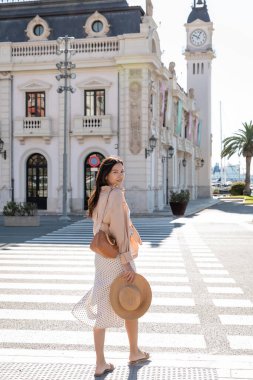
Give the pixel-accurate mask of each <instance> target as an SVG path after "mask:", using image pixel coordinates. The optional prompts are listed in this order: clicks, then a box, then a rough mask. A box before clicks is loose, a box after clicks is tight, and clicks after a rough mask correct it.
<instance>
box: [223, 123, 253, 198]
mask: <svg viewBox="0 0 253 380" xmlns="http://www.w3.org/2000/svg"><path fill="white" fill-rule="evenodd" d="M242 125H243V129H239V131H238V132H237V133H235V134H234V135H232V136H230V137H227V138H225V139H224V140H223V144H224V145H223V149H222V151H221V157H228V158H230V157H231V156H233V154H235V153H238V155H239V156H241V155H243V157H245V159H246V175H245V189H244V194H245V195H250V193H251V191H250V165H251V159H252V157H253V124H252V121H250V123H243V124H242Z"/></svg>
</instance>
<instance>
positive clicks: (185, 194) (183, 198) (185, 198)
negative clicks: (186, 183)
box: [170, 190, 190, 203]
mask: <svg viewBox="0 0 253 380" xmlns="http://www.w3.org/2000/svg"><path fill="white" fill-rule="evenodd" d="M189 200H190V192H189V190H180V191H172V190H171V191H170V202H176V203H181V202H189Z"/></svg>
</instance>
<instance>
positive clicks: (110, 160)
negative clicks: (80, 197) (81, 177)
mask: <svg viewBox="0 0 253 380" xmlns="http://www.w3.org/2000/svg"><path fill="white" fill-rule="evenodd" d="M116 164H122V165H123V161H122V159H121V158H120V157H115V156H109V157H106V158H105V159H104V160H103V161H102V163H101V165H100V168H99V170H98V172H97V176H96V185H95V189H94V190H93V192H92V194H91V196H90V198H89V200H88V215H89V216H90V217H92V213H93V211H94V208H95V207H96V205H97V203H98V199H99V195H100V192H101V186H106V185H108V183H107V181H106V177H107V176H108V174H109V173H110V171H111V170H112V168H113V166H114V165H116Z"/></svg>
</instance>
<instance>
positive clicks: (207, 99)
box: [184, 0, 215, 198]
mask: <svg viewBox="0 0 253 380" xmlns="http://www.w3.org/2000/svg"><path fill="white" fill-rule="evenodd" d="M185 28H186V34H187V44H186V49H185V52H184V55H185V59H186V60H187V89H188V91H189V89H191V88H193V89H194V94H195V99H196V109H197V110H198V112H199V121H196V123H195V128H197V129H198V131H196V141H198V144H199V147H200V150H199V151H198V153H197V155H201V157H198V156H196V158H203V159H204V162H205V164H204V166H203V168H199V178H198V197H202V198H203V197H210V195H211V154H212V152H211V144H212V142H211V69H212V60H213V58H214V57H215V55H214V52H213V49H212V34H213V23H212V22H211V20H210V17H209V14H208V10H207V4H206V0H204V1H202V0H198V1H197V0H194V3H193V6H192V11H191V13H190V15H189V17H188V20H187V23H186V24H185Z"/></svg>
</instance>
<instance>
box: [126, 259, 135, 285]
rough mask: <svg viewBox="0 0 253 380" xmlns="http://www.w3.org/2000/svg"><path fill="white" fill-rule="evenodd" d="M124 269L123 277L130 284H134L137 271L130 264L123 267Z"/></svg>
mask: <svg viewBox="0 0 253 380" xmlns="http://www.w3.org/2000/svg"><path fill="white" fill-rule="evenodd" d="M123 267H124V272H125V273H124V274H123V277H124V278H125V279H126V280H127V281H128V282H130V283H132V282H133V281H134V279H135V271H134V270H133V268H132V266H131V264H130V263H127V264H125V265H123Z"/></svg>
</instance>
